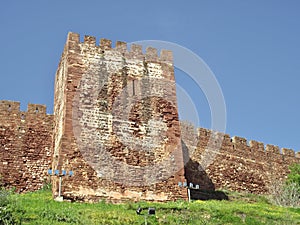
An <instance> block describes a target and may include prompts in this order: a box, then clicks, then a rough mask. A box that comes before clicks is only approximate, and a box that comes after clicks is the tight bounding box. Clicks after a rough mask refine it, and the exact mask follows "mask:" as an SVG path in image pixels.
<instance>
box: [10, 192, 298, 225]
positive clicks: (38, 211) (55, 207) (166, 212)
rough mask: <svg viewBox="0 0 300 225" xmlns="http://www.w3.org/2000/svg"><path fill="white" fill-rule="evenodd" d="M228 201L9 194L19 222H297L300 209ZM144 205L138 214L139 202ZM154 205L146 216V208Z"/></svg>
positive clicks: (254, 199) (237, 198) (238, 198)
mask: <svg viewBox="0 0 300 225" xmlns="http://www.w3.org/2000/svg"><path fill="white" fill-rule="evenodd" d="M228 194H229V197H230V199H231V200H229V201H225V200H224V201H216V200H211V201H193V202H191V203H188V202H184V201H178V202H168V203H147V202H140V203H124V204H108V203H105V202H99V203H94V204H91V203H71V202H56V201H54V200H53V199H52V195H51V192H50V191H49V190H41V191H37V192H33V193H27V194H14V195H13V196H12V198H13V200H14V201H13V202H14V204H15V207H16V209H17V210H16V212H15V216H17V217H19V218H20V219H21V222H22V224H38V225H40V224H51V225H53V224H84V225H86V224H130V225H134V224H146V222H147V224H148V225H149V224H300V209H295V208H283V207H278V206H274V205H271V204H269V203H268V201H267V200H266V199H265V198H264V197H260V196H255V195H249V194H244V195H243V194H237V193H228ZM139 205H140V206H141V207H142V208H145V210H143V211H142V215H137V214H136V212H135V210H136V209H137V208H138V206H139ZM148 207H155V209H156V214H155V215H150V216H148V215H147V213H148V211H147V210H146V208H148Z"/></svg>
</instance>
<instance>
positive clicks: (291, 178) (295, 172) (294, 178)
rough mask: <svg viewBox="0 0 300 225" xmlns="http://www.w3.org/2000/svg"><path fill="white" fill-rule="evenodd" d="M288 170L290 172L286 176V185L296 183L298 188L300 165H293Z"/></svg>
mask: <svg viewBox="0 0 300 225" xmlns="http://www.w3.org/2000/svg"><path fill="white" fill-rule="evenodd" d="M289 169H290V171H291V172H290V173H289V174H288V178H287V183H288V184H289V183H296V184H298V185H299V186H300V164H293V165H291V166H290V167H289Z"/></svg>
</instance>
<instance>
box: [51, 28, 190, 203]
mask: <svg viewBox="0 0 300 225" xmlns="http://www.w3.org/2000/svg"><path fill="white" fill-rule="evenodd" d="M146 76H147V77H149V78H150V81H149V83H148V84H147V85H145V83H143V82H142V79H143V78H144V77H146ZM83 81H85V83H83ZM97 82H100V85H103V86H102V88H101V89H99V90H98V92H97V96H96V99H94V100H91V98H92V97H93V92H94V91H93V89H94V88H95V87H96V86H97V85H99V83H97ZM155 82H156V83H155ZM159 84H160V85H161V86H160V87H159V88H156V89H157V91H160V92H163V93H167V94H168V97H167V101H166V99H164V98H159V97H155V96H154V97H149V98H143V100H142V101H140V100H139V101H137V102H136V103H135V102H134V98H135V97H134V96H136V95H139V94H142V93H148V92H151V91H153V90H154V89H155V85H159ZM162 85H163V86H162ZM122 91H124V95H123V97H122V98H118V96H120V93H122ZM170 102H171V103H173V104H170ZM116 105H117V106H119V105H123V106H125V108H126V106H132V107H131V108H130V110H129V116H128V118H125V119H124V118H118V121H117V122H116V115H117V116H118V115H120V114H122V113H123V112H124V110H126V109H125V108H124V109H122V108H118V107H117V112H115V114H114V116H113V115H112V114H113V112H114V109H115V108H116ZM54 108H55V110H54V114H55V132H54V133H55V138H54V158H53V169H65V170H73V171H74V176H73V177H65V178H64V181H63V190H62V193H63V197H64V198H70V199H81V200H96V199H101V198H107V199H110V200H112V201H115V200H116V201H119V200H125V199H132V200H156V201H166V200H174V199H178V198H186V197H187V196H186V190H184V189H180V188H179V187H178V181H184V180H185V179H184V171H183V160H182V152H181V146H180V139H179V137H180V127H179V121H178V112H177V103H176V92H175V82H174V68H173V65H172V54H171V53H170V52H169V51H162V53H161V55H160V56H158V55H157V52H156V49H153V48H148V49H147V51H146V54H143V53H142V48H141V46H138V45H132V46H131V50H130V51H128V50H127V46H126V43H124V42H117V43H116V47H115V48H112V47H111V41H110V40H106V39H101V41H100V46H97V45H96V39H95V38H94V37H90V36H85V38H84V42H80V40H79V35H78V34H74V33H69V35H68V40H67V43H66V46H65V49H64V52H63V55H62V58H61V62H60V65H59V69H58V71H57V74H56V84H55V106H54ZM118 110H119V111H118ZM74 116H75V117H77V118H79V119H78V120H75V122H74ZM152 119H154V120H156V121H159V122H157V123H156V122H153V120H152ZM114 121H115V125H116V124H117V123H118V124H117V125H116V126H114V125H113V123H114ZM120 127H121V128H120ZM162 131H164V132H166V137H165V138H162V140H160V138H161V136H160V135H157V134H158V133H157V132H162ZM153 133H155V134H156V135H154V136H151V134H153ZM95 134H98V135H96V136H95ZM78 135H79V136H80V137H81V139H80V140H82V141H80V140H79V139H78ZM153 137H154V138H155V139H157V141H160V143H161V144H160V145H159V146H156V147H155V148H153V149H148V151H142V150H141V149H142V148H145V146H144V147H143V146H142V145H143V140H146V141H147V140H148V141H149V140H151V138H152V139H153ZM95 141H96V142H97V143H98V144H101V146H102V147H103V146H104V151H105V152H106V153H107V154H106V155H105V154H103V151H102V150H103V149H102V150H99V149H101V148H100V147H99V148H98V149H97V146H96V145H95V144H92V143H94V142H95ZM126 141H128V142H129V143H130V144H136V145H135V146H134V147H132V146H130V144H129V145H126ZM139 143H140V146H139ZM84 144H85V145H84ZM82 150H83V151H82ZM87 160H88V161H89V163H88V162H87ZM113 160H114V161H113ZM164 160H166V162H165V161H164ZM154 163H156V164H155V165H162V167H161V168H160V167H159V166H157V167H155V166H154V167H153V170H152V171H148V172H147V173H148V174H146V173H144V172H143V169H144V168H147V166H151V165H153V164H154ZM98 164H101V166H100V169H95V166H97V165H98ZM124 165H125V166H124ZM173 166H175V167H176V166H177V167H179V168H180V170H179V171H174V172H172V175H171V176H170V177H168V178H167V179H165V180H161V179H162V177H164V176H165V175H166V174H168V173H169V172H170V170H172V168H173ZM125 167H126V168H125ZM102 168H108V169H104V171H101V169H102ZM109 174H111V177H109V178H107V176H108V175H109ZM133 175H135V177H133ZM149 180H159V182H156V183H153V184H151V185H149V186H148V185H145V183H146V182H149ZM53 184H54V185H53V192H54V196H57V194H58V179H55V178H54V182H53Z"/></svg>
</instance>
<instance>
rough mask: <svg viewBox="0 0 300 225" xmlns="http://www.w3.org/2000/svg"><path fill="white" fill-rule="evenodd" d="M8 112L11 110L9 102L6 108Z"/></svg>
mask: <svg viewBox="0 0 300 225" xmlns="http://www.w3.org/2000/svg"><path fill="white" fill-rule="evenodd" d="M7 110H8V111H9V112H10V111H11V105H10V104H9V105H8V109H7Z"/></svg>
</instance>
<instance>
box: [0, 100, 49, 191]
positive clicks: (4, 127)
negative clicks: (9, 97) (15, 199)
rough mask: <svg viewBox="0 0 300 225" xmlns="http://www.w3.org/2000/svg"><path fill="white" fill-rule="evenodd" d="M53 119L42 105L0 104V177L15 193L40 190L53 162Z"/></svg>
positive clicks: (2, 102) (7, 102)
mask: <svg viewBox="0 0 300 225" xmlns="http://www.w3.org/2000/svg"><path fill="white" fill-rule="evenodd" d="M52 125H53V116H52V115H47V114H46V107H45V106H44V105H36V104H28V109H27V111H26V112H21V111H20V103H19V102H12V101H0V176H1V178H2V184H4V185H5V186H7V187H16V190H17V191H18V192H24V191H33V190H37V189H40V188H41V187H42V186H43V184H44V181H45V180H46V179H48V176H47V170H48V169H49V168H50V167H51V162H52V131H53V127H52Z"/></svg>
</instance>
